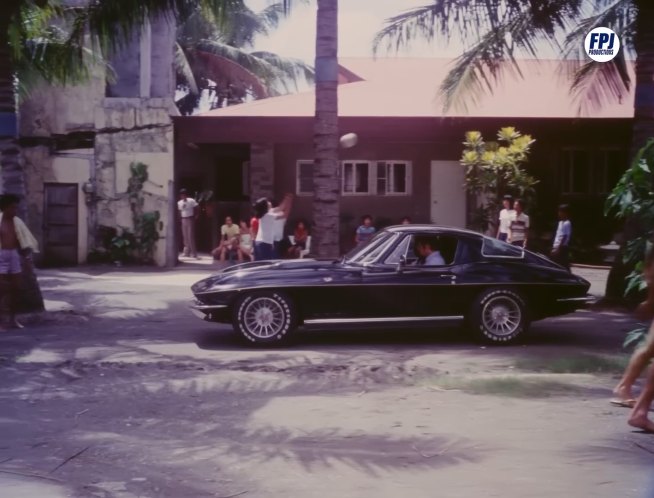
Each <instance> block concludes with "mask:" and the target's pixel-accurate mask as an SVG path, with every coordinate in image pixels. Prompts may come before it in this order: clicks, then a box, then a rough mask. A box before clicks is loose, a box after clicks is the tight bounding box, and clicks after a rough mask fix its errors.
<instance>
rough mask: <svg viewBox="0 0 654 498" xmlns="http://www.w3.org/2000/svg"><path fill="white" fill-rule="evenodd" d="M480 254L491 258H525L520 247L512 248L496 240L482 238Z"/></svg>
mask: <svg viewBox="0 0 654 498" xmlns="http://www.w3.org/2000/svg"><path fill="white" fill-rule="evenodd" d="M481 253H482V255H484V256H486V257H491V258H513V259H522V258H524V257H525V251H524V249H522V247H518V246H512V245H511V244H507V243H506V242H502V241H501V240H498V239H491V238H490V237H484V242H483V244H482V246H481Z"/></svg>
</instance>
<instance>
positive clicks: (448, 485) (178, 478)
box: [0, 272, 654, 498]
mask: <svg viewBox="0 0 654 498" xmlns="http://www.w3.org/2000/svg"><path fill="white" fill-rule="evenodd" d="M197 278H198V274H196V273H193V272H186V273H184V272H177V273H174V274H161V275H159V274H157V275H152V274H139V273H133V274H128V273H122V274H114V273H108V274H97V275H89V274H85V273H66V272H49V273H47V274H44V275H42V277H41V281H42V285H43V289H44V292H45V294H46V298H47V299H48V300H49V301H50V304H51V305H55V304H56V305H57V306H59V307H60V308H62V309H63V308H66V307H73V309H74V310H76V312H74V313H67V312H60V313H55V314H51V315H50V318H49V321H47V322H45V323H41V324H38V325H34V326H32V327H31V328H30V329H28V330H26V331H23V332H16V333H14V332H12V333H6V334H3V335H2V336H0V372H1V373H2V375H1V376H0V397H1V398H2V401H1V405H0V406H2V410H1V412H0V431H2V432H1V434H2V442H1V443H0V489H2V493H1V495H2V496H3V498H4V497H7V498H19V497H24V496H25V497H26V496H39V497H40V496H48V497H55V498H58V497H60V496H61V497H64V496H79V497H92V496H97V497H121V498H122V497H175V498H179V497H235V496H243V497H246V498H251V497H255V498H259V497H261V498H268V497H308V496H311V497H318V498H320V497H334V496H339V497H373V496H374V497H397V496H401V495H406V496H412V497H433V496H447V497H448V498H449V497H476V496H502V497H509V498H511V497H516V498H517V497H520V498H523V497H557V496H566V497H568V496H574V497H585V496H588V497H591V496H592V497H616V496H620V497H644V496H647V495H646V494H645V493H646V487H647V482H646V479H647V478H648V477H649V475H650V474H651V468H652V464H653V463H654V456H653V455H654V437H652V436H648V435H644V434H639V433H635V432H631V431H630V429H629V428H628V427H627V426H626V425H625V423H624V422H625V417H626V415H627V413H626V412H625V411H624V409H619V408H614V407H611V406H610V405H609V404H608V403H607V399H608V397H609V395H610V387H611V386H612V384H613V383H614V382H615V377H616V375H618V373H619V371H620V370H621V369H622V367H623V364H624V357H623V356H622V355H620V354H617V353H618V352H619V350H620V348H619V346H620V343H621V341H622V337H623V335H624V332H625V331H626V330H627V329H629V328H630V327H631V326H632V325H633V323H632V321H631V319H630V318H629V317H626V316H624V315H621V314H619V313H612V312H608V311H605V312H601V313H597V312H595V313H588V312H583V313H577V314H575V315H571V316H569V317H565V318H560V319H556V320H548V321H544V322H540V323H537V324H535V325H534V327H533V329H532V334H531V336H530V338H529V339H528V341H527V342H526V344H524V345H520V346H513V347H504V348H481V347H480V346H479V345H475V344H472V343H470V342H468V341H467V339H466V338H465V337H462V335H461V333H460V331H459V330H456V329H448V330H438V331H435V330H428V329H422V330H386V331H366V332H355V331H339V332H319V333H311V334H310V335H306V336H305V337H303V338H302V340H300V341H299V343H298V344H297V345H296V346H294V347H293V348H289V349H284V350H274V351H262V350H252V349H248V348H246V347H244V346H243V344H242V343H241V342H240V341H238V340H237V339H236V338H234V336H232V335H231V334H230V333H229V330H228V328H226V327H219V326H215V325H213V324H208V323H205V322H201V321H198V320H197V319H195V318H193V317H192V316H190V314H188V312H187V311H186V310H185V302H186V299H187V298H188V297H189V296H188V284H189V283H190V282H193V281H194V280H196V279H197Z"/></svg>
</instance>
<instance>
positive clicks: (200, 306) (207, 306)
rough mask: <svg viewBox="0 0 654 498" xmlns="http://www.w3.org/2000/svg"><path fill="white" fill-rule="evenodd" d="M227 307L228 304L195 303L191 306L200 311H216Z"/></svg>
mask: <svg viewBox="0 0 654 498" xmlns="http://www.w3.org/2000/svg"><path fill="white" fill-rule="evenodd" d="M225 308H227V305H226V304H194V305H192V306H191V309H194V310H198V311H216V310H224V309H225Z"/></svg>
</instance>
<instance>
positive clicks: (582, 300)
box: [556, 296, 595, 303]
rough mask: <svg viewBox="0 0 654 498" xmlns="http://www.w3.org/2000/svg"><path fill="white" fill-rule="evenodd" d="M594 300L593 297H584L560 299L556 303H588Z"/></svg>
mask: <svg viewBox="0 0 654 498" xmlns="http://www.w3.org/2000/svg"><path fill="white" fill-rule="evenodd" d="M594 300H595V297H594V296H584V297H562V298H561V299H557V300H556V301H557V302H559V303H574V302H588V301H594Z"/></svg>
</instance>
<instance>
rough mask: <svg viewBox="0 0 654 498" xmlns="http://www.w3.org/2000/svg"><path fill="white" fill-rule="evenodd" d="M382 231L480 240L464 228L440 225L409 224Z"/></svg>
mask: <svg viewBox="0 0 654 498" xmlns="http://www.w3.org/2000/svg"><path fill="white" fill-rule="evenodd" d="M384 230H386V231H389V232H393V233H417V232H433V233H451V234H456V235H466V236H468V237H477V238H482V237H483V235H481V234H480V233H478V232H473V231H472V230H467V229H465V228H456V227H448V226H441V225H431V224H427V223H424V224H415V225H414V224H410V225H393V226H390V227H386V228H385V229H384Z"/></svg>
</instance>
